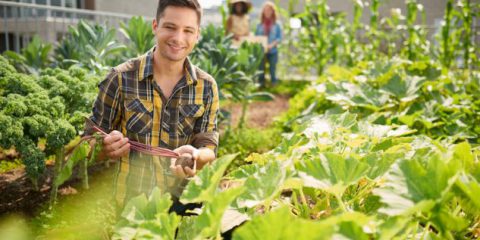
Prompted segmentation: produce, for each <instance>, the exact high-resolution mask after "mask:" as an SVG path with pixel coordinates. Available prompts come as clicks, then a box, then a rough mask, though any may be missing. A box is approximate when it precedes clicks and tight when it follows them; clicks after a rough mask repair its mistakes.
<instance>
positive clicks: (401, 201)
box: [373, 153, 458, 215]
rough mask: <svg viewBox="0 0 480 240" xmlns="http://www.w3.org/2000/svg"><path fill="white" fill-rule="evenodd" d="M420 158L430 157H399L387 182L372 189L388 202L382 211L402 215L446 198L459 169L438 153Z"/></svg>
mask: <svg viewBox="0 0 480 240" xmlns="http://www.w3.org/2000/svg"><path fill="white" fill-rule="evenodd" d="M421 157H427V159H418V158H414V159H411V160H400V161H399V162H398V163H396V164H394V165H393V166H392V169H391V170H390V172H389V173H388V174H387V175H386V181H385V183H384V185H383V186H381V187H380V188H377V189H374V190H373V193H374V194H375V195H378V196H379V197H380V199H381V201H382V202H383V203H384V204H385V207H383V208H381V209H380V210H379V212H381V213H385V214H387V215H400V214H407V213H411V212H412V211H418V210H420V211H422V210H424V211H427V210H429V209H431V208H432V207H433V206H434V204H435V203H436V202H440V201H442V200H443V199H444V197H445V196H446V194H447V193H448V192H449V191H450V188H451V186H452V184H453V181H452V180H454V176H455V175H456V172H457V170H458V169H457V168H456V167H455V165H454V164H452V163H451V162H445V161H444V160H443V159H442V157H441V155H440V154H438V153H437V154H432V155H426V156H424V155H421ZM422 208H423V209H422Z"/></svg>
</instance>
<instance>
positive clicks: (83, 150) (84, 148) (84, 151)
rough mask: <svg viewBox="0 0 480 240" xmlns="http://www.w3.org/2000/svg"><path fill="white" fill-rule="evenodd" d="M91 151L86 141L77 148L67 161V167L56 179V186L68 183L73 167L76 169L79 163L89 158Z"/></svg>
mask: <svg viewBox="0 0 480 240" xmlns="http://www.w3.org/2000/svg"><path fill="white" fill-rule="evenodd" d="M89 151H90V145H89V143H88V142H86V141H85V142H82V143H80V144H79V145H78V146H77V147H76V149H75V150H74V151H73V153H72V155H71V156H70V157H69V158H68V159H67V162H66V163H65V166H64V167H63V168H62V169H61V170H60V172H59V173H58V175H57V177H56V178H55V182H54V184H55V186H60V185H62V183H64V182H65V181H67V180H68V179H69V178H70V177H71V176H72V171H73V167H75V165H77V163H78V162H80V161H81V160H84V159H85V158H86V157H87V156H88V152H89Z"/></svg>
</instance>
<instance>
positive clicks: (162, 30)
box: [152, 6, 200, 62]
mask: <svg viewBox="0 0 480 240" xmlns="http://www.w3.org/2000/svg"><path fill="white" fill-rule="evenodd" d="M152 27H153V32H154V33H155V37H156V39H157V50H158V51H159V53H160V57H161V58H164V59H166V60H169V61H173V62H178V61H184V60H185V58H186V57H187V56H188V54H190V52H192V50H193V47H194V46H195V44H196V43H197V40H198V37H199V34H200V29H199V22H198V17H197V13H196V12H195V11H194V10H193V9H190V8H185V7H174V6H169V7H167V8H165V11H164V12H163V16H162V17H161V18H160V19H159V20H158V22H157V20H153V26H152Z"/></svg>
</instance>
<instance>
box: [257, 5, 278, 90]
mask: <svg viewBox="0 0 480 240" xmlns="http://www.w3.org/2000/svg"><path fill="white" fill-rule="evenodd" d="M277 16H278V15H277V11H276V7H275V4H273V3H272V2H266V3H265V4H264V5H263V8H262V11H261V14H260V23H259V24H258V25H257V30H256V31H255V35H257V36H266V37H267V38H268V44H267V48H266V49H265V57H264V61H263V63H262V65H261V66H260V70H262V71H264V69H265V63H266V62H268V64H269V65H270V69H269V70H270V78H271V81H272V86H275V85H276V84H277V82H278V81H277V77H276V66H277V62H278V49H277V46H278V44H279V43H280V40H281V39H282V29H281V27H280V24H278V23H277ZM260 84H261V86H262V87H264V86H265V72H264V73H263V74H262V75H261V76H260Z"/></svg>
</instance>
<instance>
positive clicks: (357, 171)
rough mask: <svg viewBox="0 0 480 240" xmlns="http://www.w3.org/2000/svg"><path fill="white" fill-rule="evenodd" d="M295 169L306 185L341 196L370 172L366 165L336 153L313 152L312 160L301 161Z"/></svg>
mask: <svg viewBox="0 0 480 240" xmlns="http://www.w3.org/2000/svg"><path fill="white" fill-rule="evenodd" d="M295 168H296V169H297V171H298V174H299V176H300V177H301V178H302V179H303V181H304V185H305V186H308V187H314V188H318V189H323V190H325V191H327V192H330V193H332V194H334V195H335V196H341V195H342V194H343V192H344V191H345V189H346V188H347V187H348V186H349V185H351V184H354V183H356V182H357V181H358V180H360V178H362V177H363V176H365V174H366V173H367V172H368V171H369V166H368V164H366V163H363V162H360V161H358V160H356V159H355V158H353V157H343V156H341V155H339V154H336V153H320V152H315V151H314V152H313V153H312V158H310V159H305V160H302V161H299V162H298V163H297V164H296V165H295Z"/></svg>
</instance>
